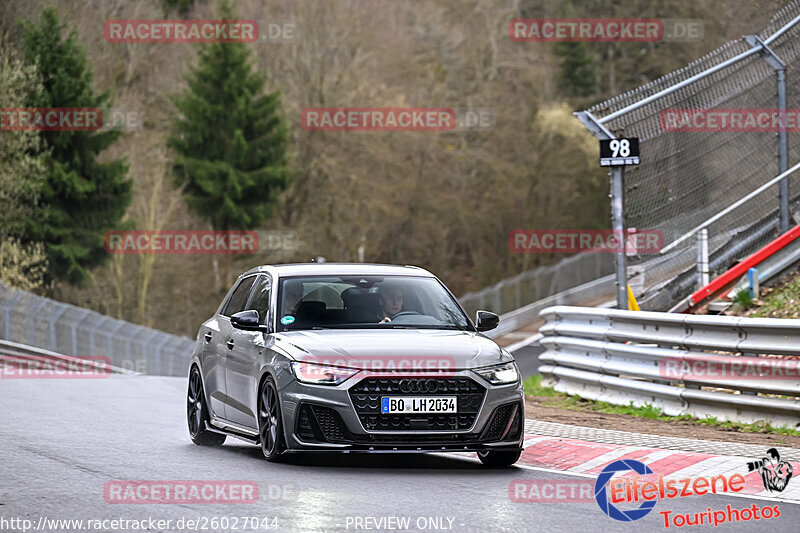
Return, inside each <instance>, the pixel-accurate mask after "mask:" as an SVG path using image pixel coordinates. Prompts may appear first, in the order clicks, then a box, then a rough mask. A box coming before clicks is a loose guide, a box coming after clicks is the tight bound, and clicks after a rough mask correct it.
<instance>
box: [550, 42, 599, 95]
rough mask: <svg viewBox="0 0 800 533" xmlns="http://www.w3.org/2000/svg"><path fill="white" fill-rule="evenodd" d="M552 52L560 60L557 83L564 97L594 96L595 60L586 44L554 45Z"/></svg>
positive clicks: (567, 43)
mask: <svg viewBox="0 0 800 533" xmlns="http://www.w3.org/2000/svg"><path fill="white" fill-rule="evenodd" d="M553 52H554V53H555V54H556V56H558V57H560V58H561V62H560V72H559V76H558V82H559V87H560V88H561V89H562V90H563V91H564V92H566V95H567V96H571V97H582V96H591V95H592V94H594V93H595V91H596V90H597V73H596V72H595V68H594V62H595V60H594V57H592V54H591V52H590V51H589V48H588V46H587V45H586V43H584V42H563V43H555V44H554V45H553Z"/></svg>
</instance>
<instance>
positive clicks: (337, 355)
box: [275, 329, 513, 370]
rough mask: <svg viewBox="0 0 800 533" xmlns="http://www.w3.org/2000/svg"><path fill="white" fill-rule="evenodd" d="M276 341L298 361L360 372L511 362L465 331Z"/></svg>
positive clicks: (305, 335) (296, 336) (330, 333)
mask: <svg viewBox="0 0 800 533" xmlns="http://www.w3.org/2000/svg"><path fill="white" fill-rule="evenodd" d="M275 341H276V344H277V345H278V346H280V347H281V348H283V350H284V351H285V352H286V353H287V354H288V355H290V356H291V357H292V358H294V359H295V360H297V361H303V362H307V363H321V364H329V365H335V366H346V367H349V368H359V369H362V370H390V369H397V370H409V369H417V370H420V369H425V370H442V369H444V370H447V369H457V370H460V369H465V368H477V367H481V366H489V365H494V364H499V363H505V362H508V361H513V357H512V356H511V355H510V354H509V353H508V352H506V351H505V350H502V349H501V348H500V347H499V346H498V345H497V344H495V343H494V341H492V340H491V339H489V338H487V337H484V336H482V335H479V334H477V333H474V332H469V331H442V330H430V329H410V330H405V329H403V330H399V329H396V330H376V331H371V330H314V331H290V332H283V333H278V334H276V335H275Z"/></svg>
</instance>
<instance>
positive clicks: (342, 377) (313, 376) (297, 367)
mask: <svg viewBox="0 0 800 533" xmlns="http://www.w3.org/2000/svg"><path fill="white" fill-rule="evenodd" d="M292 372H293V373H294V377H296V378H297V381H300V382H302V383H313V384H314V385H338V384H340V383H343V382H344V381H346V380H347V379H348V378H351V377H353V376H355V375H356V374H358V372H359V371H358V370H356V369H354V368H341V367H337V366H328V365H317V364H314V363H298V362H294V363H292Z"/></svg>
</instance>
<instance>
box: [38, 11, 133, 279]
mask: <svg viewBox="0 0 800 533" xmlns="http://www.w3.org/2000/svg"><path fill="white" fill-rule="evenodd" d="M63 30H64V26H63V25H61V24H59V21H58V14H57V12H56V11H55V9H52V8H45V9H44V10H43V11H42V15H41V19H40V23H39V26H38V27H36V26H34V25H33V24H30V23H27V24H24V27H23V39H22V49H23V51H24V54H25V59H26V60H27V61H28V62H29V63H30V64H33V65H35V66H36V68H37V70H38V73H39V75H40V76H41V82H42V86H43V89H44V90H43V91H41V93H40V94H38V95H36V96H35V97H34V98H32V99H30V100H29V101H28V102H27V105H28V106H30V107H84V108H86V107H89V108H101V107H103V106H106V105H107V104H108V103H109V99H110V96H109V93H108V92H104V93H102V94H100V95H95V94H94V90H93V89H92V69H91V66H90V65H89V64H88V61H87V58H86V51H85V50H84V49H83V47H82V46H80V44H79V43H78V41H77V36H76V33H75V31H74V30H72V31H71V32H70V33H69V35H68V36H67V37H66V38H65V39H62V32H63ZM40 135H41V138H42V140H43V141H44V146H45V147H46V148H48V149H49V150H50V158H49V162H48V171H47V179H46V183H45V186H44V188H43V191H42V195H41V201H42V202H43V204H44V205H46V206H47V211H46V213H45V214H44V217H43V218H42V219H39V220H37V219H32V218H31V219H28V220H26V225H27V236H26V240H28V241H31V242H37V241H39V242H43V243H44V245H45V250H46V253H47V256H48V259H49V263H50V274H51V275H52V276H53V277H55V278H57V279H62V280H65V281H68V282H70V283H78V282H80V281H82V280H83V279H85V278H86V277H87V275H88V271H87V269H89V268H92V267H95V266H97V265H99V264H100V263H101V262H102V261H104V260H105V259H107V257H108V254H107V253H106V251H105V250H104V249H103V236H104V234H105V233H106V232H107V231H109V230H112V229H115V228H117V227H118V225H119V222H120V220H121V219H122V217H123V215H124V214H125V211H126V209H127V208H128V206H129V205H130V201H131V181H130V180H129V179H127V172H128V165H127V163H126V162H125V161H124V160H123V159H114V160H112V161H109V162H107V163H98V162H97V161H96V158H97V156H98V155H99V154H100V153H101V152H102V151H103V150H105V149H106V148H108V147H109V146H110V145H111V144H112V143H113V142H114V141H115V140H116V139H117V137H118V136H119V132H117V131H109V132H91V131H53V132H41V133H40Z"/></svg>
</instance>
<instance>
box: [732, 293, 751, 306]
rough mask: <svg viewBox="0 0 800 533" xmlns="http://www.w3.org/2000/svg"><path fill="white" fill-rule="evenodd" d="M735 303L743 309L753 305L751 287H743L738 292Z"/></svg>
mask: <svg viewBox="0 0 800 533" xmlns="http://www.w3.org/2000/svg"><path fill="white" fill-rule="evenodd" d="M733 303H734V304H736V305H738V306H739V307H741V308H743V309H747V308H749V307H750V306H751V305H753V297H752V296H750V289H742V290H740V291H739V292H737V293H736V296H735V297H734V299H733Z"/></svg>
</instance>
